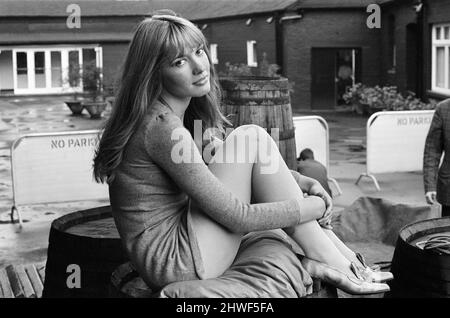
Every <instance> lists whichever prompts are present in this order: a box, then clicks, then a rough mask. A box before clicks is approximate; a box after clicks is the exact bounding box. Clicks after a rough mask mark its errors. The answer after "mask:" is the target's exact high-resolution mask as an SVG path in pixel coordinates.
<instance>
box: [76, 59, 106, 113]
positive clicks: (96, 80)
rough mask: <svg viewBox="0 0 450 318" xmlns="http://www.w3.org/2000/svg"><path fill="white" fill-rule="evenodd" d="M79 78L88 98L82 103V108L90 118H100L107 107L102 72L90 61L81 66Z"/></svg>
mask: <svg viewBox="0 0 450 318" xmlns="http://www.w3.org/2000/svg"><path fill="white" fill-rule="evenodd" d="M81 78H82V80H83V88H84V90H85V91H86V92H87V94H88V96H89V99H88V100H86V101H83V107H84V108H86V110H87V111H88V113H89V114H90V115H91V118H93V119H98V118H101V116H102V113H103V112H104V111H105V109H106V105H107V104H106V102H105V99H104V94H103V81H102V70H101V68H99V67H97V65H96V63H95V61H90V62H88V63H85V64H84V65H83V71H82V73H81Z"/></svg>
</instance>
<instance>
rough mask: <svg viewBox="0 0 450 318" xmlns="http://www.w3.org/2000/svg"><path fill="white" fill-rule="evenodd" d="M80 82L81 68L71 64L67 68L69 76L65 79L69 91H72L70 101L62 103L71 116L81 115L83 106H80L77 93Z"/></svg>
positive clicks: (73, 63) (76, 64)
mask: <svg viewBox="0 0 450 318" xmlns="http://www.w3.org/2000/svg"><path fill="white" fill-rule="evenodd" d="M80 81H81V68H80V66H79V64H78V63H75V62H72V63H70V66H69V74H68V77H67V79H66V81H65V82H66V83H67V84H68V86H69V88H70V90H71V91H72V97H73V98H72V100H66V101H64V102H65V103H66V105H67V107H69V108H70V110H71V111H72V113H73V115H81V113H82V111H83V105H82V104H81V100H79V99H78V94H79V92H78V91H77V89H78V87H79V86H80Z"/></svg>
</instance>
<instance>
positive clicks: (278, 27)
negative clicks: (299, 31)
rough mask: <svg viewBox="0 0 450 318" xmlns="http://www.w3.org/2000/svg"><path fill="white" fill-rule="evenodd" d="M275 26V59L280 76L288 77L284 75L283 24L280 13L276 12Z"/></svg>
mask: <svg viewBox="0 0 450 318" xmlns="http://www.w3.org/2000/svg"><path fill="white" fill-rule="evenodd" d="M274 25H275V59H276V63H277V65H278V66H279V67H280V74H281V75H283V76H286V74H285V73H284V64H283V63H284V57H283V54H284V34H283V24H281V18H280V13H279V12H276V13H275V15H274Z"/></svg>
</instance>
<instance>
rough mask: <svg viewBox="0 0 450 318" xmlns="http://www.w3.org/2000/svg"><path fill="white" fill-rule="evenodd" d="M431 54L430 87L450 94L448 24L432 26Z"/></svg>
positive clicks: (449, 31)
mask: <svg viewBox="0 0 450 318" xmlns="http://www.w3.org/2000/svg"><path fill="white" fill-rule="evenodd" d="M431 55H432V74H431V76H432V77H431V88H432V90H433V91H436V92H439V93H444V94H450V24H446V25H435V26H433V29H432V52H431Z"/></svg>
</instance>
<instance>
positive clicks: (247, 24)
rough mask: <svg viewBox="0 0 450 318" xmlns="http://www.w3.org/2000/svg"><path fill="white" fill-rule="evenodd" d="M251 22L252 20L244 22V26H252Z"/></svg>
mask: <svg viewBox="0 0 450 318" xmlns="http://www.w3.org/2000/svg"><path fill="white" fill-rule="evenodd" d="M252 22H253V20H252V18H250V19H248V20H247V21H245V25H246V26H249V25H250V24H252Z"/></svg>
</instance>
